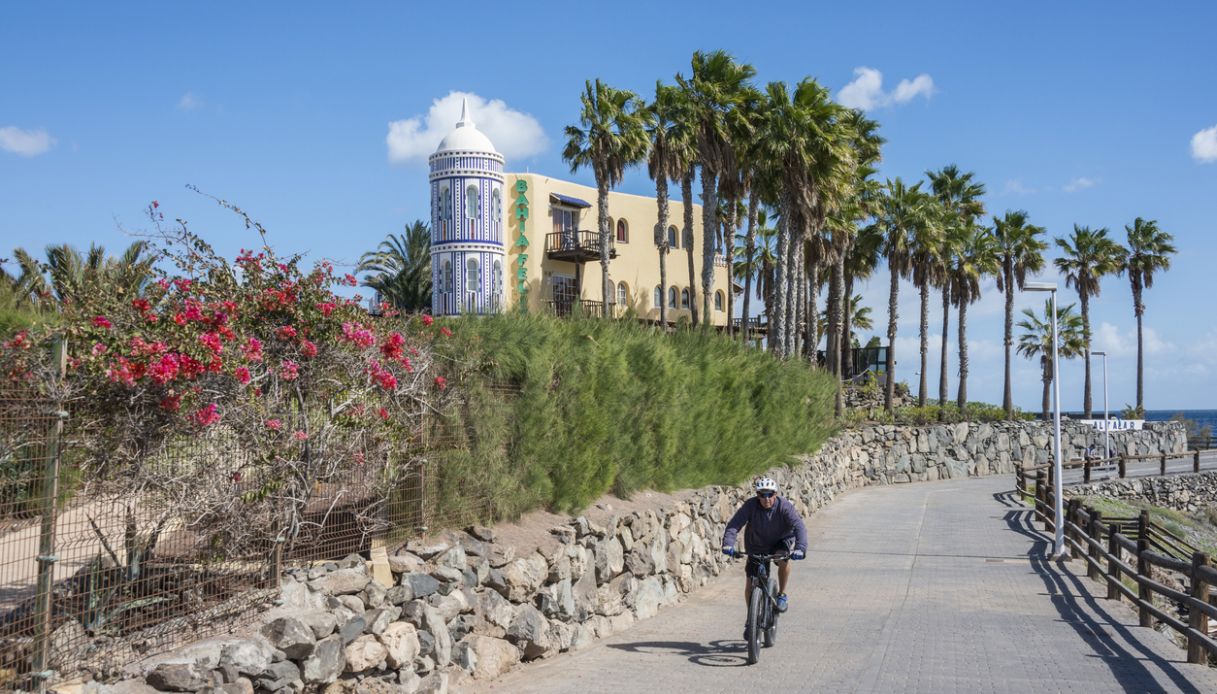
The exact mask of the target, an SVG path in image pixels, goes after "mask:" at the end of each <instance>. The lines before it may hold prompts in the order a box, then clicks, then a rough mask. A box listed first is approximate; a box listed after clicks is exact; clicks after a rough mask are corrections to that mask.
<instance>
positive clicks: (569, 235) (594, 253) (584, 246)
mask: <svg viewBox="0 0 1217 694" xmlns="http://www.w3.org/2000/svg"><path fill="white" fill-rule="evenodd" d="M608 244H609V247H608V255H609V257H610V258H616V257H617V246H616V242H615V241H614V239H613V237H612V235H611V234H610V235H609V239H608ZM545 255H546V256H547V257H548V258H549V259H550V260H566V261H569V262H572V263H586V262H589V261H596V260H600V233H599V232H595V231H588V230H586V229H584V230H580V231H575V230H573V229H571V230H569V231H555V232H551V233H548V234H546V235H545Z"/></svg>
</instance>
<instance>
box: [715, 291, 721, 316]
mask: <svg viewBox="0 0 1217 694" xmlns="http://www.w3.org/2000/svg"><path fill="white" fill-rule="evenodd" d="M714 310H715V311H721V310H723V290H721V289H720V290H718V291H717V292H714Z"/></svg>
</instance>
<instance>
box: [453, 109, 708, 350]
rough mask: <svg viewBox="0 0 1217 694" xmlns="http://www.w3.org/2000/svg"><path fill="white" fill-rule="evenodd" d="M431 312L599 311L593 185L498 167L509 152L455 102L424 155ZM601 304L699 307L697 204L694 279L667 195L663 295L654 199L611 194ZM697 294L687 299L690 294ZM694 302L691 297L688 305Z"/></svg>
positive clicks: (686, 311)
mask: <svg viewBox="0 0 1217 694" xmlns="http://www.w3.org/2000/svg"><path fill="white" fill-rule="evenodd" d="M429 163H430V169H431V173H430V183H431V272H432V304H431V307H432V308H431V310H432V313H433V314H435V315H437V316H447V315H458V314H469V313H473V314H482V313H496V312H498V311H502V310H504V309H505V308H514V307H524V308H526V309H527V310H528V311H532V312H538V311H547V312H551V313H556V314H557V315H560V316H566V315H570V314H571V313H573V312H576V311H582V312H583V313H586V314H592V315H595V314H601V313H602V312H603V303H602V301H603V299H604V290H603V288H602V287H603V284H602V273H601V269H600V245H601V244H600V238H599V233H598V221H599V217H598V210H597V208H596V204H595V202H594V201H595V200H596V199H597V195H596V189H595V188H589V187H587V186H582V185H579V184H576V183H570V182H568V181H562V180H559V179H555V178H549V177H548V176H541V175H537V174H529V173H523V174H520V173H516V174H512V173H506V172H505V171H504V165H505V160H504V158H503V156H502V155H501V154H499V153H498V152H497V151H495V148H494V144H493V143H491V142H490V140H489V138H487V137H486V136H485V134H483V133H482V132H481V131H479V130H478V129H477V127H476V125H474V123H473V120H472V118H470V116H469V110H468V104H465V105H463V106H462V109H461V119H460V121H459V122H457V124H456V127H455V128H454V129H453V130H452V132H450V133H449V134H448V135H447V137H445V138H444V139H443V141H442V142H441V143H440V145H439V147H438V148H437V149H436V151H435V153H434V154H432V155H431V157H430V160H429ZM608 208H609V209H608V212H609V215H610V217H611V228H612V233H611V234H610V239H609V256H610V258H611V259H610V261H609V280H610V291H609V293H608V302H609V304H610V311H609V313H610V314H611V315H614V316H625V315H631V314H632V315H634V316H637V317H638V318H639V319H641V320H649V321H658V320H659V305H660V301H666V302H667V306H668V312H667V319H668V321H669V323H676V322H678V321H680V320H681V319H691V317H692V310H691V309H693V308H696V309H697V311H698V313H699V316H700V313H701V309H702V297H701V269H702V245H703V238H702V226H701V207H700V206H698V205H695V206H694V208H693V233H692V239H693V246H694V253H693V277H694V282H693V283H692V284H693V290H692V291H690V282H689V261H688V255H687V246H686V243H685V239H684V238H683V234H681V233H680V232H678V231H677V230H678V229H681V228H682V227H683V223H684V222H683V219H684V205H683V204H682V203H680V202H674V201H672V202H669V205H668V222H669V226H668V229H667V238H668V243H669V245H670V248H671V250H670V252H669V254H668V256H667V266H668V273H667V275H668V277H667V279H668V282H667V286H668V289H667V291H665V292H663V294H664V296H662V297H661V296H660V285H659V247H658V246H657V245H656V244H655V239H656V235H655V232H656V229H657V227H658V219H659V214H658V209H657V208H656V204H655V199H654V198H651V197H644V196H639V195H628V194H625V193H612V192H610V193H609V202H608ZM714 262H715V266H714V275H713V277H714V280H713V289H712V296H711V301H710V307H711V308H710V312H709V313H710V315H709V316H708V322H709V323H710V324H712V325H717V326H725V325H726V324H727V291H729V286H730V285H728V277H729V276H728V272H727V264H726V262H725V260H724V259H723V257H722V256H721V255H716V256H715V261H714ZM694 293H695V294H696V299H695V300H694V299H693V298H692V297H691V295H692V294H694ZM691 304H693V305H692V306H691Z"/></svg>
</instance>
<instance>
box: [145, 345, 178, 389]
mask: <svg viewBox="0 0 1217 694" xmlns="http://www.w3.org/2000/svg"><path fill="white" fill-rule="evenodd" d="M179 371H181V359H180V358H179V357H178V355H177V354H174V353H172V352H171V353H169V354H166V355H164V356H163V357H161V358H160V360H158V361H154V362H152V363H151V364H149V365H148V378H151V379H152V380H153V381H155V382H156V383H159V384H160V385H165V384H166V383H168V382H169V381H172V380H173V379H174V378H176V377H177V375H178V372H179Z"/></svg>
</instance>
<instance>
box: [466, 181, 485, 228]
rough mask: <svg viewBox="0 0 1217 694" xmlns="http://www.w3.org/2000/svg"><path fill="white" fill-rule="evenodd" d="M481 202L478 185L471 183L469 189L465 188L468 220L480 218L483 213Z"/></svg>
mask: <svg viewBox="0 0 1217 694" xmlns="http://www.w3.org/2000/svg"><path fill="white" fill-rule="evenodd" d="M479 202H480V201H479V200H478V187H477V184H476V183H470V184H469V187H467V188H465V217H467V218H468V219H477V218H478V216H479V215H480V214H481V212H482V210H481V205H480V204H479Z"/></svg>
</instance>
